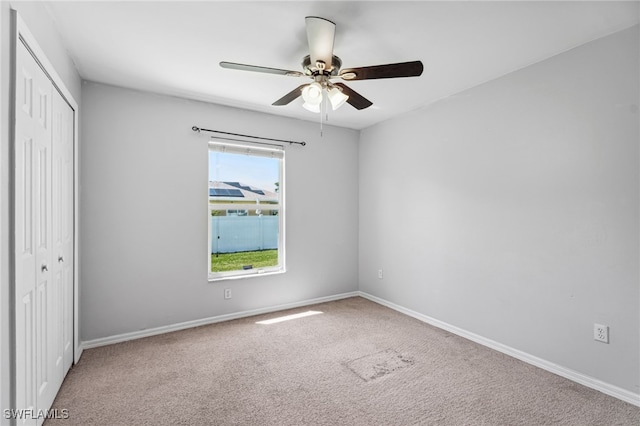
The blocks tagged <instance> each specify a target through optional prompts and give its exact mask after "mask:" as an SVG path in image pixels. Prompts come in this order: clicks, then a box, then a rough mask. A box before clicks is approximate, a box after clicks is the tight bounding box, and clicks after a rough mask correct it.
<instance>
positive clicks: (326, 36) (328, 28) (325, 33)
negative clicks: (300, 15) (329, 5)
mask: <svg viewBox="0 0 640 426" xmlns="http://www.w3.org/2000/svg"><path fill="white" fill-rule="evenodd" d="M305 24H306V26H307V40H308V42H309V56H310V57H311V65H312V66H315V65H316V62H317V61H322V62H324V63H325V64H326V66H327V70H328V69H330V68H331V66H332V65H331V63H332V59H333V40H334V37H335V34H336V24H335V23H333V22H331V21H329V20H328V19H324V18H319V17H317V16H307V17H306V18H305Z"/></svg>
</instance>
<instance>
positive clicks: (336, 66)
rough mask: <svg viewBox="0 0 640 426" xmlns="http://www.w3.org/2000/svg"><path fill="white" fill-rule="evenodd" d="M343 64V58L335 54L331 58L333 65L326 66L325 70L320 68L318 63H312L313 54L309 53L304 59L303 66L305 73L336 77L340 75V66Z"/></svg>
mask: <svg viewBox="0 0 640 426" xmlns="http://www.w3.org/2000/svg"><path fill="white" fill-rule="evenodd" d="M341 66H342V60H341V59H340V58H338V57H337V56H336V55H333V57H332V58H331V67H328V66H326V65H325V66H324V70H321V69H319V68H318V67H317V66H316V64H312V63H311V56H310V55H307V56H305V57H304V59H302V68H303V69H304V73H305V75H308V76H314V75H319V74H321V73H322V74H324V75H327V76H330V77H334V76H337V75H338V72H339V71H340V67H341Z"/></svg>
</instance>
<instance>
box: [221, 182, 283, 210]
mask: <svg viewBox="0 0 640 426" xmlns="http://www.w3.org/2000/svg"><path fill="white" fill-rule="evenodd" d="M278 201H279V195H278V194H277V193H276V192H272V191H268V190H266V189H260V188H256V187H253V186H250V185H245V184H243V183H241V182H220V181H209V203H211V204H225V208H224V209H221V210H213V209H212V211H214V212H216V213H215V215H216V216H260V215H265V216H266V215H277V212H278V210H269V209H267V208H265V207H267V206H266V205H269V204H278ZM229 204H242V206H238V209H230V208H226V207H228V205H229ZM246 204H256V208H255V209H247V206H246ZM263 205H265V206H263Z"/></svg>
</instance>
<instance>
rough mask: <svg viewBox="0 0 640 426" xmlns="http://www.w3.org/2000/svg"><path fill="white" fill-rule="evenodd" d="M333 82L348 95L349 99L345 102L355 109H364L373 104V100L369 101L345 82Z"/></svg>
mask: <svg viewBox="0 0 640 426" xmlns="http://www.w3.org/2000/svg"><path fill="white" fill-rule="evenodd" d="M334 84H335V85H336V86H340V88H341V89H342V93H344V94H345V95H347V96H349V99H347V103H349V104H350V105H351V106H352V107H354V108H355V109H365V108H369V107H370V106H371V105H373V102H371V101H370V100H369V99H367V98H365V97H364V96H362V95H361V94H359V93H358V92H355V91H353V90H352V89H350V88H349V87H348V86H346V85H345V84H343V83H334Z"/></svg>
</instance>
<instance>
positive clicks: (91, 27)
mask: <svg viewBox="0 0 640 426" xmlns="http://www.w3.org/2000/svg"><path fill="white" fill-rule="evenodd" d="M638 5H639V3H638V2H635V1H633V2H631V1H626V2H610V1H605V2H592V1H584V2H583V1H570V2H538V1H535V2H525V1H513V2H512V1H500V2H484V1H471V2H458V1H446V2H432V1H412V2H396V1H375V2H364V1H349V2H347V1H340V2H327V1H284V2H272V1H257V2H246V1H235V2H220V1H196V2H186V1H173V2H170V1H143V2H99V1H81V2H78V1H71V2H63V1H49V2H47V7H48V9H49V11H50V13H51V15H52V17H53V19H54V22H55V23H56V25H57V27H58V30H59V32H60V34H61V36H62V38H63V41H64V43H65V44H66V46H67V48H68V50H69V54H70V55H71V57H72V59H73V60H74V61H75V63H76V66H77V67H78V71H79V72H80V75H81V77H82V78H83V79H85V80H91V81H95V82H101V83H107V84H112V85H117V86H123V87H128V88H135V89H140V90H145V91H151V92H156V93H162V94H168V95H175V96H180V97H185V98H190V99H197V100H203V101H208V102H213V103H217V104H223V105H230V106H235V107H241V108H246V109H251V110H256V111H263V112H267V113H271V114H278V115H283V116H288V117H296V118H299V119H303V120H311V121H318V120H319V116H318V114H313V113H311V112H308V111H306V110H304V109H303V108H302V105H301V104H302V101H301V99H298V100H296V101H294V102H292V103H291V104H289V105H287V106H284V107H275V106H271V103H272V102H274V101H275V100H277V99H279V98H280V97H281V96H283V95H284V94H286V93H288V92H289V91H291V90H293V89H294V88H295V87H297V86H298V85H300V84H303V83H304V82H305V81H307V80H304V79H303V78H291V77H285V76H278V75H269V74H260V73H254V72H246V71H235V70H229V69H223V68H221V67H220V66H219V65H218V63H219V62H220V61H229V62H239V63H245V64H251V65H259V66H265V67H272V68H283V69H290V70H297V71H300V70H301V66H300V62H301V61H302V58H303V57H304V56H305V55H306V54H308V52H307V50H308V47H307V40H306V33H305V20H304V18H305V16H321V17H324V18H327V19H330V20H332V21H333V22H335V23H336V25H337V26H336V36H335V45H334V46H335V47H334V54H336V55H337V56H339V57H340V58H341V59H342V62H343V68H347V67H349V68H351V67H360V66H368V65H378V64H386V63H394V62H405V61H413V60H421V61H422V62H423V63H424V65H425V71H424V73H423V74H422V76H421V77H414V78H398V79H387V80H369V81H352V82H348V83H347V84H348V85H349V87H351V88H352V89H354V90H356V91H357V92H359V93H360V94H362V95H363V96H364V97H366V98H368V99H369V100H371V101H372V102H373V104H374V105H373V106H372V107H370V108H368V109H365V110H362V111H357V110H356V109H354V108H353V107H351V106H350V105H345V106H343V107H342V108H340V109H339V110H337V111H335V112H330V113H329V124H333V125H337V126H342V127H349V128H354V129H362V128H365V127H367V126H370V125H372V124H375V123H377V122H380V121H383V120H386V119H388V118H391V117H393V116H395V115H398V114H401V113H403V112H406V111H409V110H414V109H417V108H420V107H422V106H424V105H428V104H430V103H433V102H435V101H437V100H438V99H442V98H446V97H448V96H451V95H453V94H456V93H458V92H460V91H462V90H465V89H467V88H470V87H473V86H475V85H478V84H481V83H483V82H486V81H488V80H491V79H494V78H497V77H499V76H501V75H504V74H506V73H509V72H512V71H515V70H517V69H520V68H523V67H525V66H527V65H530V64H533V63H535V62H538V61H541V60H543V59H546V58H548V57H551V56H553V55H555V54H558V53H560V52H563V51H566V50H567V49H571V48H573V47H575V46H578V45H580V44H583V43H585V42H588V41H591V40H594V39H597V38H600V37H603V36H605V35H608V34H610V33H613V32H616V31H618V30H621V29H624V28H627V27H630V26H632V25H635V24H637V23H638V21H639V8H638Z"/></svg>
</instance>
